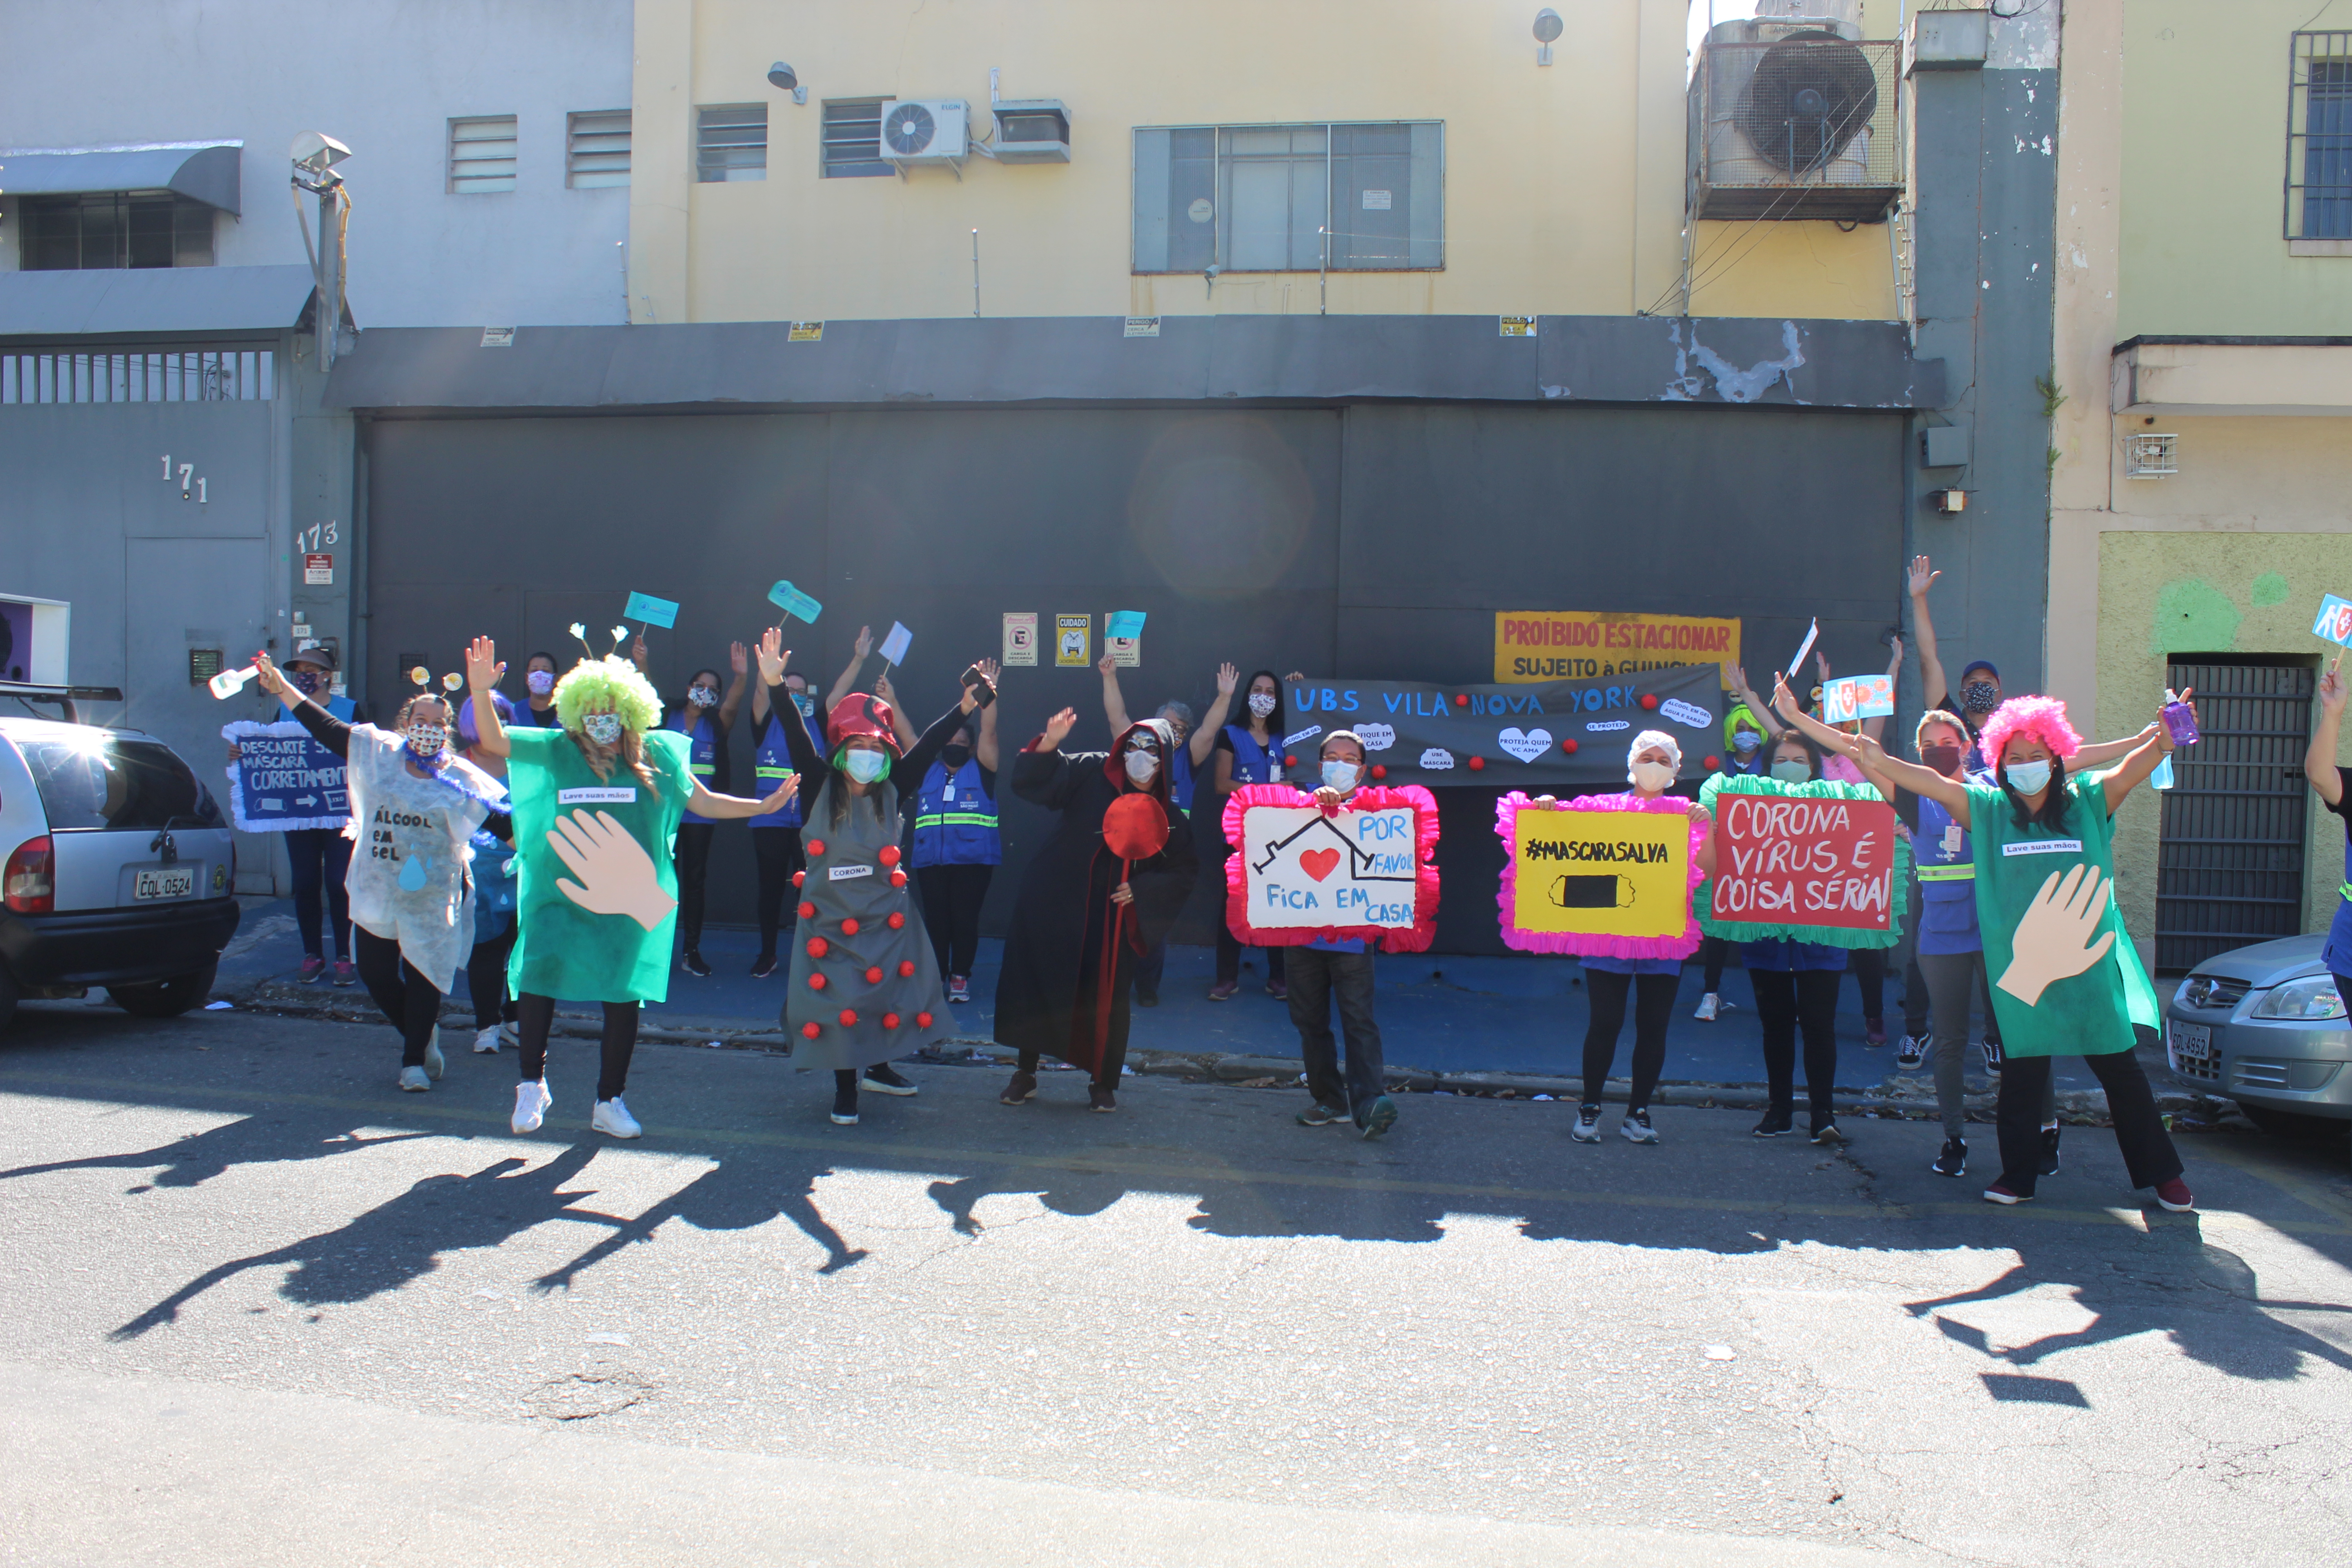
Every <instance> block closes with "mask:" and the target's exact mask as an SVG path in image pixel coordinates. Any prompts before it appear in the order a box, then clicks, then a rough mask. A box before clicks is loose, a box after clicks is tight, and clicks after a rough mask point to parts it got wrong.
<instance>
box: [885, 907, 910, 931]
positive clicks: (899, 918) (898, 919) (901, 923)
mask: <svg viewBox="0 0 2352 1568" xmlns="http://www.w3.org/2000/svg"><path fill="white" fill-rule="evenodd" d="M883 923H884V924H886V925H887V926H888V927H889V928H890V929H891V930H892V931H901V930H904V929H905V927H906V924H907V917H906V916H905V915H903V914H901V913H899V912H898V910H891V911H890V918H889V919H888V920H887V921H885V922H883Z"/></svg>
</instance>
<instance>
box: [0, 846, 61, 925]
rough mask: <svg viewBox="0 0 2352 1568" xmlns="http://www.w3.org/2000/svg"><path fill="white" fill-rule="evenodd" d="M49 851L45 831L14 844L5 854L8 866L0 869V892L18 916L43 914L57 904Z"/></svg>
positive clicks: (55, 882) (55, 883) (54, 877)
mask: <svg viewBox="0 0 2352 1568" xmlns="http://www.w3.org/2000/svg"><path fill="white" fill-rule="evenodd" d="M53 871H54V868H53V862H52V860H51V857H50V854H49V840H48V836H47V834H44V835H42V836H41V837H38V838H27V839H26V840H25V842H23V843H22V844H19V845H17V846H16V853H15V854H13V855H11V856H9V857H8V868H7V869H6V870H5V872H0V893H5V901H6V903H7V905H8V907H9V908H10V909H12V910H15V911H16V913H18V914H20V915H46V914H48V913H49V912H51V911H52V910H55V909H56V907H57V890H58V885H57V878H56V876H55V875H54V874H53Z"/></svg>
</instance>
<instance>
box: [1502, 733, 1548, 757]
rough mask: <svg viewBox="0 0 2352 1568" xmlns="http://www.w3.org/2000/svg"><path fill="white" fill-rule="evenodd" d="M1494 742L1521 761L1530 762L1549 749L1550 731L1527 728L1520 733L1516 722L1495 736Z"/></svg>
mask: <svg viewBox="0 0 2352 1568" xmlns="http://www.w3.org/2000/svg"><path fill="white" fill-rule="evenodd" d="M1495 744H1496V745H1498V746H1500V747H1502V748H1503V750H1505V751H1507V752H1510V753H1511V755H1513V756H1515V757H1517V758H1518V759H1519V761H1521V762H1523V763H1532V762H1534V761H1535V760H1536V759H1537V758H1538V757H1540V756H1542V755H1543V754H1544V753H1545V752H1549V751H1550V750H1551V731H1549V730H1529V731H1527V732H1526V733H1524V734H1522V733H1521V732H1520V731H1519V727H1518V726H1517V725H1516V724H1514V725H1512V726H1511V727H1510V728H1509V729H1507V730H1506V731H1503V732H1502V733H1501V734H1499V735H1497V736H1496V737H1495Z"/></svg>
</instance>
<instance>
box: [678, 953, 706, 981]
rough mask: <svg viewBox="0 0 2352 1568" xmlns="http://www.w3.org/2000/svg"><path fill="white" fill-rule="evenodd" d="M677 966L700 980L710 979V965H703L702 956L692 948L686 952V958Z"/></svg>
mask: <svg viewBox="0 0 2352 1568" xmlns="http://www.w3.org/2000/svg"><path fill="white" fill-rule="evenodd" d="M677 966H678V967H679V968H680V969H683V970H685V971H686V972H687V973H688V974H691V975H693V976H694V977H695V978H696V979H698V980H708V979H709V978H710V965H709V964H707V963H703V962H702V954H700V953H698V952H695V951H694V949H692V948H690V947H689V948H688V949H687V950H686V956H685V957H684V958H682V959H680V960H679V961H678V965H677Z"/></svg>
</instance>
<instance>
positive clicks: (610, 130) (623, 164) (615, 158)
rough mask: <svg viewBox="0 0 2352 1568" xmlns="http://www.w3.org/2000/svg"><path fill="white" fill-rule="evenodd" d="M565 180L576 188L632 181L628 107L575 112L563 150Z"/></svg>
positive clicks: (584, 189) (581, 189)
mask: <svg viewBox="0 0 2352 1568" xmlns="http://www.w3.org/2000/svg"><path fill="white" fill-rule="evenodd" d="M563 159H564V163H563V179H564V183H565V184H568V185H570V186H571V187H572V189H573V190H575V191H587V190H598V189H603V188H605V187H608V186H613V185H625V184H628V183H629V111H628V110H625V109H598V110H587V111H584V112H582V113H577V114H574V115H572V119H571V123H570V127H569V134H568V135H567V137H566V139H565V145H564V153H563Z"/></svg>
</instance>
